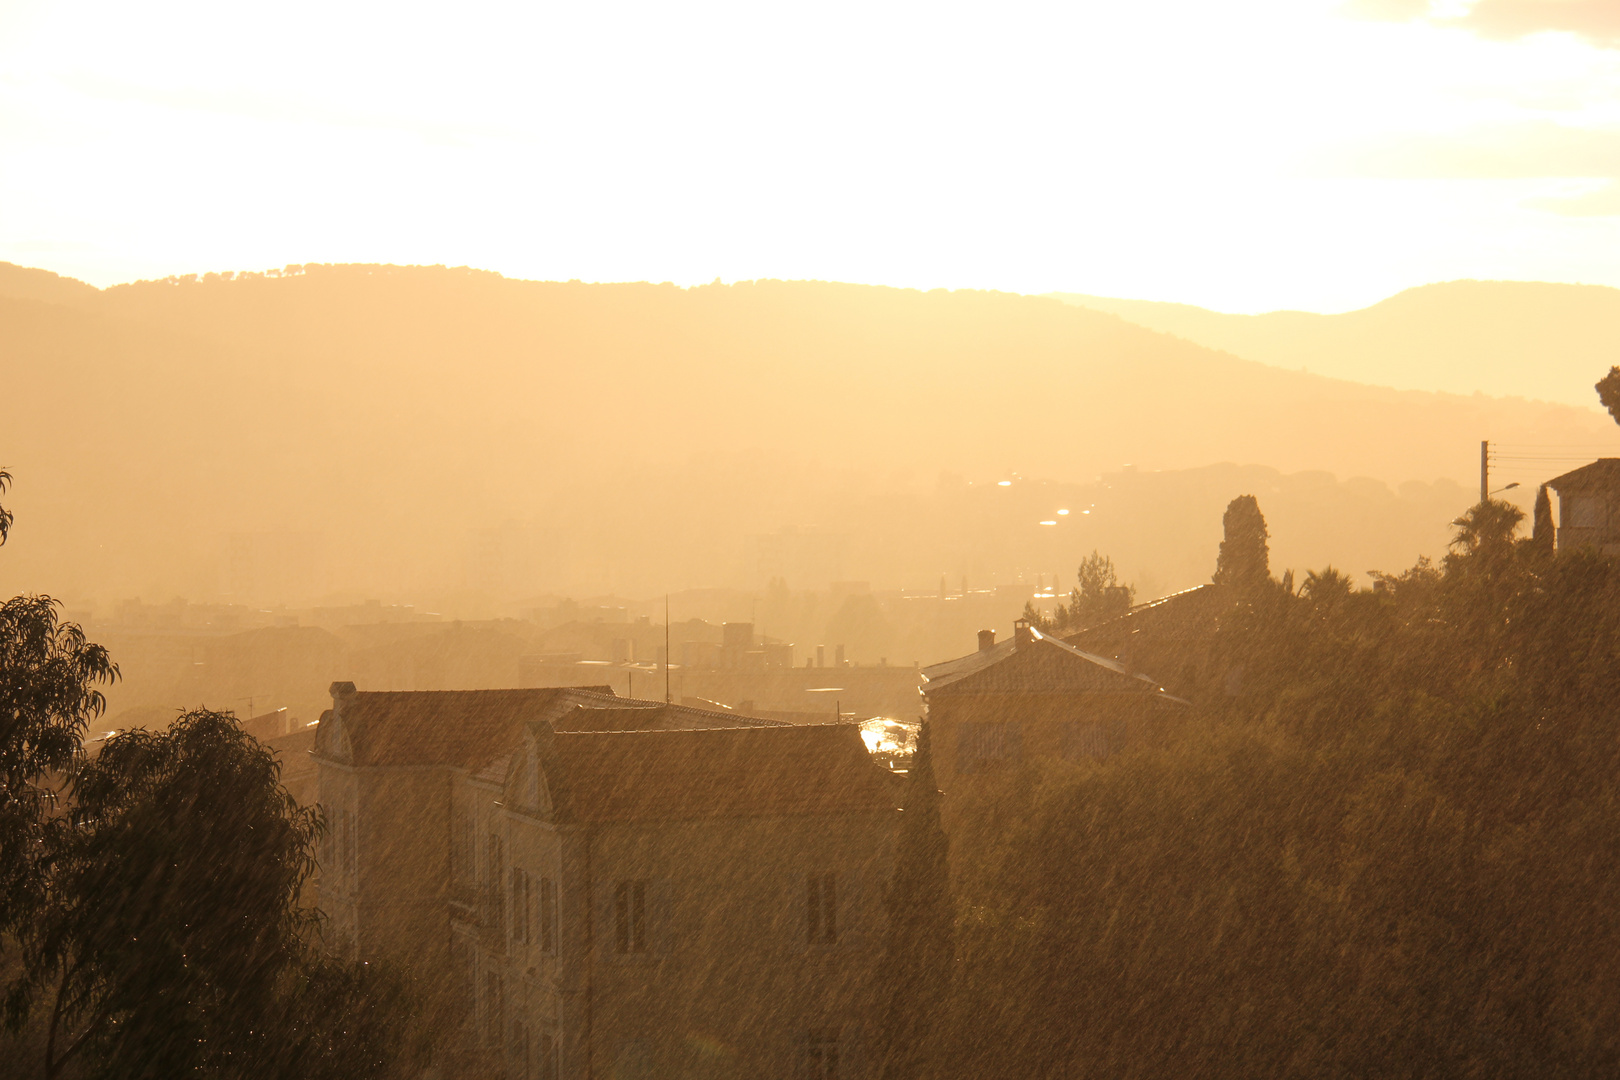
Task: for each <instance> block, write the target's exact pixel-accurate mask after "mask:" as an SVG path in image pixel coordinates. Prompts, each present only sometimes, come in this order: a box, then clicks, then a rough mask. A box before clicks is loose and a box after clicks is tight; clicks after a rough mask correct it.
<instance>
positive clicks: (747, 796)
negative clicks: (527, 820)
mask: <svg viewBox="0 0 1620 1080" xmlns="http://www.w3.org/2000/svg"><path fill="white" fill-rule="evenodd" d="M542 760H543V761H544V763H545V771H546V778H547V784H548V786H549V787H550V788H551V791H552V797H553V800H554V805H555V807H556V813H557V816H558V818H559V820H565V821H579V822H614V821H648V820H663V821H673V820H689V819H694V818H716V817H775V816H789V815H805V814H835V813H857V812H878V811H887V810H893V809H894V808H895V807H897V806H898V805H899V803H898V789H899V785H900V783H902V782H903V781H901V780H900V778H899V777H897V776H896V775H895V774H894V773H891V772H889V770H887V769H885V768H883V767H882V766H881V765H878V764H877V763H875V762H874V761H872V759H871V756H870V755H869V754H868V753H867V751H866V744H865V743H864V742H862V741H861V735H860V729H859V728H858V727H857V726H856V725H854V724H825V725H811V726H797V725H789V726H782V727H753V728H730V729H708V730H694V731H636V732H566V731H565V732H558V733H557V734H556V735H555V736H553V737H552V738H551V739H550V745H549V747H548V748H547V749H546V750H545V751H544V752H543V757H542Z"/></svg>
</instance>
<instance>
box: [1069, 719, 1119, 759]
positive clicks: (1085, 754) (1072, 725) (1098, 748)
mask: <svg viewBox="0 0 1620 1080" xmlns="http://www.w3.org/2000/svg"><path fill="white" fill-rule="evenodd" d="M1061 737H1062V744H1063V756H1064V757H1065V758H1066V759H1068V760H1069V761H1082V760H1084V759H1086V758H1098V759H1101V758H1105V757H1107V756H1108V755H1109V753H1110V750H1109V746H1108V732H1107V731H1106V730H1105V729H1104V728H1103V726H1102V725H1101V724H1097V723H1092V722H1089V721H1084V720H1068V721H1065V722H1064V723H1063V727H1062V733H1061Z"/></svg>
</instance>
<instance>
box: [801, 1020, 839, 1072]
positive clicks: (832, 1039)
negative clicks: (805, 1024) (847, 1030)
mask: <svg viewBox="0 0 1620 1080" xmlns="http://www.w3.org/2000/svg"><path fill="white" fill-rule="evenodd" d="M804 1057H805V1066H806V1067H805V1075H806V1076H807V1077H808V1078H809V1080H836V1077H838V1076H839V1075H840V1074H839V1072H838V1057H839V1055H838V1029H837V1028H822V1029H820V1030H817V1031H812V1032H810V1034H809V1037H808V1038H807V1039H806V1040H805V1055H804Z"/></svg>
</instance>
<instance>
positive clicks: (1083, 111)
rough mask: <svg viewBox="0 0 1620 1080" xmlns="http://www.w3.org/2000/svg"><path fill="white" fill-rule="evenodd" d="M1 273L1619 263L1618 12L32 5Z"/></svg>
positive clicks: (1281, 298) (6, 125) (1314, 292)
mask: <svg viewBox="0 0 1620 1080" xmlns="http://www.w3.org/2000/svg"><path fill="white" fill-rule="evenodd" d="M0 260H6V261H11V262H18V263H24V264H28V265H35V266H44V267H48V268H50V269H53V270H57V271H59V272H61V273H66V274H72V275H74V276H77V277H82V278H84V279H86V280H89V281H91V282H93V283H96V284H109V283H112V282H116V281H124V280H130V279H133V278H138V277H156V276H164V275H167V274H171V273H189V272H195V271H204V270H223V269H263V268H267V267H272V266H281V265H284V264H287V263H302V262H333V261H364V262H373V261H387V262H401V263H404V262H412V263H448V264H470V265H474V266H479V267H486V268H490V269H495V270H499V271H501V272H503V273H506V274H509V275H514V276H523V277H538V278H564V279H566V278H582V279H585V280H625V279H650V280H654V281H660V280H672V281H676V282H681V283H692V282H700V281H709V280H712V279H714V278H716V277H720V278H723V279H725V280H728V281H730V280H736V279H748V278H756V277H783V278H832V279H839V280H845V281H861V282H878V283H888V284H897V285H912V286H921V287H934V286H946V287H963V286H973V287H990V288H1001V289H1009V290H1016V291H1022V292H1044V291H1048V290H1067V291H1074V292H1089V293H1098V294H1106V295H1117V296H1136V297H1144V298H1151V299H1169V300H1184V301H1188V302H1192V303H1199V304H1204V305H1208V306H1214V307H1219V308H1222V309H1225V310H1233V311H1257V310H1266V309H1271V308H1277V307H1302V308H1307V309H1311V310H1320V311H1331V310H1344V309H1348V308H1352V307H1358V306H1362V305H1364V304H1366V303H1370V302H1372V301H1374V300H1376V299H1379V298H1380V297H1382V296H1384V295H1387V294H1389V293H1391V292H1394V291H1396V290H1398V289H1401V288H1404V287H1407V286H1410V285H1415V284H1420V283H1424V282H1429V281H1436V280H1445V279H1451V278H1460V277H1479V278H1525V279H1542V280H1553V281H1584V282H1594V283H1605V284H1611V285H1620V0H1478V2H1477V3H1469V2H1468V0H1457V2H1449V0H1436V2H1435V3H1433V4H1432V5H1431V4H1429V3H1426V2H1424V0H1357V2H1355V3H1351V4H1346V3H1344V2H1343V0H1229V2H1226V3H1210V2H1208V0H1138V2H1135V3H1119V2H1112V3H1093V2H1073V0H1071V2H1068V3H1047V4H1037V3H1010V2H1005V0H1004V2H1000V3H994V4H989V3H981V4H971V5H969V4H952V3H947V2H942V0H929V2H927V3H920V2H919V3H880V2H873V0H861V2H858V3H857V2H844V0H818V2H816V3H813V4H811V3H760V2H758V0H754V2H750V3H733V4H725V3H692V2H670V0H665V2H663V3H657V4H651V3H647V4H628V3H588V2H576V3H571V4H556V3H543V2H539V3H477V2H463V3H458V4H444V3H435V4H432V5H427V4H410V3H402V2H398V0H394V2H390V3H386V4H385V3H380V2H379V3H342V2H333V0H321V2H319V3H309V2H303V0H280V2H278V3H275V4H268V3H221V2H219V0H210V2H175V0H146V2H143V3H138V4H133V3H129V2H128V0H122V2H112V0H81V2H66V0H0Z"/></svg>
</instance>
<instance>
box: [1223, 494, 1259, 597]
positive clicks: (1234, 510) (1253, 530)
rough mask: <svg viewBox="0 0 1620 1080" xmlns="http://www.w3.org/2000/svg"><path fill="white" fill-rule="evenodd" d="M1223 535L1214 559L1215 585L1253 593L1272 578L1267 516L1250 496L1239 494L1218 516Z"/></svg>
mask: <svg viewBox="0 0 1620 1080" xmlns="http://www.w3.org/2000/svg"><path fill="white" fill-rule="evenodd" d="M1221 524H1222V525H1223V526H1224V527H1225V530H1226V538H1225V539H1223V540H1222V541H1221V550H1220V554H1219V555H1218V556H1217V558H1216V560H1215V579H1214V580H1215V584H1217V585H1230V586H1232V587H1233V588H1235V589H1238V590H1239V591H1241V592H1246V593H1247V592H1254V591H1255V590H1256V589H1258V588H1259V587H1260V586H1262V585H1264V584H1265V583H1266V582H1267V581H1270V580H1271V554H1270V551H1269V550H1268V549H1267V547H1266V538H1267V537H1268V536H1269V535H1270V533H1268V532H1267V531H1266V519H1265V517H1264V516H1263V515H1261V513H1260V503H1259V502H1258V501H1257V500H1256V499H1255V497H1254V496H1253V495H1239V496H1238V497H1237V498H1235V499H1233V500H1232V501H1231V502H1229V503H1227V504H1226V514H1225V516H1224V517H1222V518H1221Z"/></svg>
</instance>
